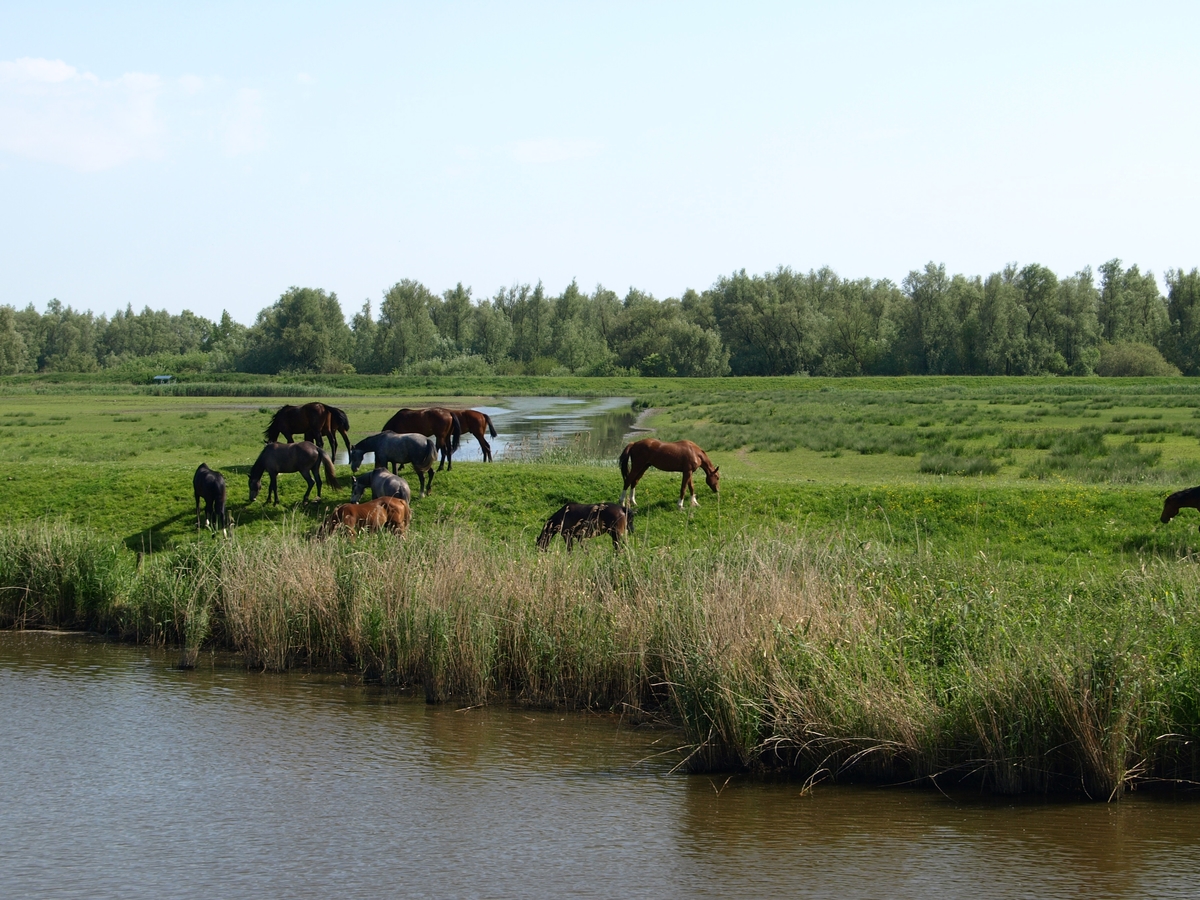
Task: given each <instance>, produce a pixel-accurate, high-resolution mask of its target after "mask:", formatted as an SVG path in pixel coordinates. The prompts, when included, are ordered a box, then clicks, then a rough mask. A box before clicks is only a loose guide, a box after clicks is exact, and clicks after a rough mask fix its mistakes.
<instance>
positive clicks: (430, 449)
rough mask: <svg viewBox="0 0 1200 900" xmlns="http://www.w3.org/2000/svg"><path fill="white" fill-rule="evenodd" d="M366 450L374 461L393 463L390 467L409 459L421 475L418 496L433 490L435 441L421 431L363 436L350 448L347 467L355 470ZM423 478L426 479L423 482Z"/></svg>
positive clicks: (381, 464) (393, 469)
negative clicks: (348, 465)
mask: <svg viewBox="0 0 1200 900" xmlns="http://www.w3.org/2000/svg"><path fill="white" fill-rule="evenodd" d="M368 453H374V454H375V465H376V467H379V466H386V465H387V464H388V463H391V464H392V471H393V472H395V471H396V469H397V467H399V466H403V465H404V464H405V463H412V467H413V468H414V469H416V470H417V477H418V478H420V479H421V496H422V497H424V496H426V495H427V494H428V493H429V492H430V491H432V490H433V467H434V465H435V464H436V463H437V461H438V446H437V441H435V440H434V439H433V438H431V437H426V436H425V435H423V434H415V433H409V434H396V433H395V432H394V431H381V432H379V434H373V435H371V436H370V437H365V438H363V439H362V440H361V441H359V442H358V443H357V444H355V445H354V446H353V447H351V448H350V471H351V472H357V471H358V467H359V466H361V465H362V461H363V457H364V456H365V455H366V454H368ZM426 478H428V479H429V481H428V484H426Z"/></svg>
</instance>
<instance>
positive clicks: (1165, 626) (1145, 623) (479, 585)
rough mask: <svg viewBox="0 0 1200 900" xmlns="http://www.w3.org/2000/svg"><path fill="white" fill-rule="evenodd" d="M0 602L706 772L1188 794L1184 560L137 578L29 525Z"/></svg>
mask: <svg viewBox="0 0 1200 900" xmlns="http://www.w3.org/2000/svg"><path fill="white" fill-rule="evenodd" d="M0 587H2V591H0V625H5V626H13V625H19V626H25V627H31V626H55V627H72V628H88V629H94V630H99V631H103V632H107V633H110V634H113V635H117V636H122V637H126V638H135V639H140V640H153V641H159V642H167V643H177V644H180V645H181V646H183V647H184V648H185V649H190V650H193V651H198V650H201V651H202V650H204V649H207V648H213V649H226V650H232V651H236V652H238V653H241V654H243V655H244V657H245V660H246V663H247V664H248V665H251V666H256V667H258V666H261V667H266V668H269V669H275V670H286V669H288V668H290V667H293V666H297V665H306V666H308V665H315V666H320V667H331V668H340V669H350V670H354V671H360V672H362V673H364V674H365V675H366V676H367V677H369V678H374V679H378V680H380V681H382V682H385V683H388V684H394V685H400V686H408V687H412V688H415V689H418V690H423V691H424V693H425V694H426V696H427V697H428V698H429V699H430V700H435V701H436V700H445V699H455V700H456V701H459V702H464V703H478V702H487V701H489V700H495V699H498V698H516V699H520V700H523V701H527V702H534V703H553V704H564V705H568V706H588V707H599V708H617V709H624V710H626V711H631V712H632V711H635V710H637V711H641V713H643V714H649V715H659V716H664V717H666V718H668V719H670V720H671V721H673V722H676V723H678V724H680V725H681V726H682V727H683V729H684V735H685V737H684V740H683V743H684V744H686V747H687V749H686V751H685V752H686V759H687V766H688V767H690V768H692V769H694V770H705V769H729V768H743V767H745V768H750V769H783V770H785V771H788V772H791V773H794V774H796V775H798V776H801V777H805V778H811V779H814V780H819V779H823V778H829V777H838V778H843V779H845V778H858V779H872V780H873V779H880V780H886V781H904V780H923V779H930V778H933V779H935V780H936V781H937V782H938V783H939V784H942V785H945V786H948V785H953V784H959V783H964V782H965V783H969V784H979V785H982V786H983V787H985V788H987V789H991V790H996V791H1000V792H1020V791H1030V790H1036V791H1041V790H1066V791H1079V792H1082V793H1084V794H1086V795H1087V796H1090V797H1093V798H1098V799H1108V798H1110V797H1112V796H1116V795H1119V794H1120V792H1121V791H1122V790H1124V789H1127V788H1129V787H1131V786H1135V785H1137V784H1141V783H1146V782H1152V781H1155V780H1158V779H1186V780H1190V781H1195V780H1200V756H1197V754H1196V753H1195V751H1194V747H1195V740H1196V738H1197V737H1200V709H1198V708H1197V707H1198V704H1200V700H1198V698H1200V575H1198V573H1197V570H1196V567H1195V565H1194V564H1193V563H1190V562H1185V563H1168V562H1164V561H1158V562H1153V563H1150V564H1147V565H1145V566H1144V567H1143V566H1141V565H1139V566H1137V567H1131V568H1129V569H1126V570H1125V571H1123V572H1120V573H1118V574H1116V575H1115V576H1112V575H1109V574H1104V575H1102V576H1098V575H1097V574H1096V572H1095V570H1094V569H1092V568H1090V567H1088V566H1087V565H1086V564H1082V563H1081V564H1079V565H1078V566H1075V567H1074V568H1072V569H1071V570H1070V571H1066V570H1063V571H1057V572H1048V571H1046V570H1042V569H1040V568H1038V567H1032V566H1029V565H1026V564H1021V563H1001V562H995V561H991V560H987V559H984V558H982V557H979V556H976V557H975V558H962V557H950V556H937V555H933V554H930V553H928V552H926V551H923V550H922V551H917V550H914V549H912V548H907V547H904V548H897V547H893V546H890V545H888V544H886V543H873V544H871V545H870V546H862V545H860V544H859V543H858V542H847V541H837V540H828V539H813V538H812V537H806V536H804V535H802V534H800V533H799V532H797V531H796V530H794V529H789V528H786V527H779V528H775V529H772V530H770V531H768V532H764V533H759V534H756V535H746V534H742V535H737V536H735V537H733V538H732V539H730V540H728V541H726V542H724V543H722V544H720V545H710V546H709V547H708V548H707V549H700V548H697V549H696V550H695V551H692V552H671V551H668V550H665V549H658V550H654V549H643V550H638V549H636V548H635V549H634V550H633V551H631V552H629V553H626V554H622V555H619V556H618V555H613V554H610V553H592V554H581V553H577V554H573V555H567V554H565V553H554V554H540V555H539V554H535V553H534V552H533V551H532V550H529V549H525V550H521V549H519V548H513V547H505V546H502V545H498V544H496V543H495V542H493V541H490V540H488V539H486V538H484V537H483V536H481V535H480V534H479V533H478V532H475V531H473V530H471V529H463V528H456V527H453V526H449V525H445V526H442V527H439V528H431V529H429V530H428V531H426V532H425V533H423V534H418V535H413V536H412V539H411V540H407V541H404V542H397V541H396V540H395V539H393V538H388V537H380V538H379V539H373V540H367V539H363V540H359V541H358V542H357V543H350V542H343V541H340V540H331V541H328V542H324V543H320V542H314V541H311V540H309V539H308V538H307V537H305V536H304V535H302V534H300V533H298V531H297V530H296V529H294V528H292V527H289V526H285V527H283V528H282V529H281V530H280V531H279V532H277V533H276V534H274V535H269V536H265V535H264V536H258V537H235V538H234V539H233V540H232V541H229V542H209V543H196V544H192V545H189V546H187V547H185V548H181V549H179V550H176V551H170V552H164V553H160V554H156V555H154V556H148V557H144V558H143V559H142V560H140V561H138V560H137V559H136V558H135V557H133V556H132V555H131V554H128V553H126V552H124V551H123V549H122V548H121V547H120V546H119V545H116V544H114V543H113V542H111V541H109V540H106V539H104V538H101V537H98V536H95V535H93V534H89V533H86V532H82V531H79V530H71V529H64V528H55V527H38V526H31V527H24V528H8V529H5V530H3V531H0ZM185 656H186V654H185Z"/></svg>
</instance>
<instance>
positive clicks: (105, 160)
mask: <svg viewBox="0 0 1200 900" xmlns="http://www.w3.org/2000/svg"><path fill="white" fill-rule="evenodd" d="M162 89H163V85H162V80H161V79H160V78H159V77H158V76H157V75H146V74H142V73H138V72H130V73H127V74H125V75H122V76H121V77H120V78H116V79H113V80H111V81H103V80H101V79H100V78H97V77H96V76H95V75H93V74H91V73H90V72H80V71H78V70H77V69H76V68H75V67H74V66H71V65H68V64H67V63H65V62H63V61H62V60H58V59H31V58H23V59H17V60H12V61H4V62H0V150H3V151H8V152H10V153H15V154H17V155H19V156H24V157H26V158H29V159H35V160H38V161H41V162H50V163H57V164H59V165H64V166H68V167H69V168H72V169H76V170H78V171H82V172H95V171H100V170H103V169H110V168H112V167H113V166H119V165H121V164H122V163H126V162H129V161H131V160H135V159H148V158H154V157H156V156H158V155H159V154H160V153H161V150H162V139H163V128H162V123H161V120H160V116H159V113H158V109H157V104H158V99H159V96H160V94H161V93H162Z"/></svg>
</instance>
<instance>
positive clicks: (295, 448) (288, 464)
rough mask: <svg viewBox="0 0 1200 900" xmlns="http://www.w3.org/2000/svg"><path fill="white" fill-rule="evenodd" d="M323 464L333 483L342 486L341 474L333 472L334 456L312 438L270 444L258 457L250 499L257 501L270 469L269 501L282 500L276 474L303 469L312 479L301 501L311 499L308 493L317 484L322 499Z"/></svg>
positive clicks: (306, 475)
mask: <svg viewBox="0 0 1200 900" xmlns="http://www.w3.org/2000/svg"><path fill="white" fill-rule="evenodd" d="M321 466H324V467H325V477H326V478H327V479H328V480H329V483H330V484H331V485H332V486H333V487H334V488H337V487H339V485H338V482H337V476H336V475H334V473H333V459H332V458H330V456H329V454H328V453H326V452H325V451H324V450H323V449H321V448H320V447H318V446H317V445H316V444H314V443H312V442H311V441H301V442H300V443H299V444H278V443H275V442H271V443H269V444H267V445H266V446H265V447H263V448H262V453H260V454H258V459H256V460H255V461H254V465H253V466H252V467H251V468H250V502H251V503H253V502H254V499H255V498H256V497H257V496H258V492H259V490H260V489H261V488H262V476H263V472H267V473H268V474H270V476H271V483H270V485H269V486H268V487H267V500H268V501H269V500H270V499H271V497H272V496H274V498H275V502H276V503H277V504H278V503H279V485H278V484H277V483H276V476H277V475H278V474H279V473H280V472H299V473H300V474H301V475H303V476H304V480H305V481H307V482H308V490H307V491H305V492H304V499H303V500H301V501H300V502H301V503H307V502H308V495H309V494H311V493H312V489H313V484H314V483H315V484H316V486H317V499H318V500H320V499H321Z"/></svg>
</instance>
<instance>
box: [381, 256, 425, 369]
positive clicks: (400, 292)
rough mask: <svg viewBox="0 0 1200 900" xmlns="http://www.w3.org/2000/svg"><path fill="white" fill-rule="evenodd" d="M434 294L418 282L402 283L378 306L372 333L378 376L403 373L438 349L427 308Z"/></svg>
mask: <svg viewBox="0 0 1200 900" xmlns="http://www.w3.org/2000/svg"><path fill="white" fill-rule="evenodd" d="M435 299H436V298H435V297H434V295H433V292H432V291H430V290H429V288H427V287H425V285H423V284H421V282H419V281H413V280H411V279H408V278H406V279H404V280H403V281H398V282H396V283H395V284H394V285H392V286H391V287H390V288H389V289H388V291H387V293H386V294H384V295H383V302H382V303H381V304H380V305H379V323H378V328H377V330H376V333H375V359H376V366H377V368H378V370H379V371H381V372H394V371H396V370H398V369H399V370H402V369H403V368H404V367H405V366H407V365H411V364H412V363H414V362H417V361H419V360H422V359H429V358H431V357H433V356H435V355H437V351H438V350H439V349H440V342H439V340H438V338H439V336H438V330H437V326H435V325H434V324H433V317H432V315H430V308H431V306H432V305H433V303H434V302H435Z"/></svg>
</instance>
